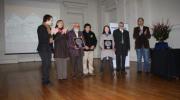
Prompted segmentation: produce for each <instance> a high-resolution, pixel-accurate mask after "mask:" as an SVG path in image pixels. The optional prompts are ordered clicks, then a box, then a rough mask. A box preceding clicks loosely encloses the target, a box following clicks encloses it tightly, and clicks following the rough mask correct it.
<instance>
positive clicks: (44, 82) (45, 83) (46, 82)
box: [42, 80, 51, 85]
mask: <svg viewBox="0 0 180 100" xmlns="http://www.w3.org/2000/svg"><path fill="white" fill-rule="evenodd" d="M50 83H51V82H50V81H49V80H47V81H43V82H42V84H43V85H48V84H50Z"/></svg>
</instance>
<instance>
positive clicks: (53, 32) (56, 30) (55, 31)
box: [51, 28, 59, 35]
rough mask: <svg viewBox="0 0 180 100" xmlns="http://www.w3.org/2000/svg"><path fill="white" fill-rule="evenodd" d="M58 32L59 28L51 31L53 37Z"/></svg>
mask: <svg viewBox="0 0 180 100" xmlns="http://www.w3.org/2000/svg"><path fill="white" fill-rule="evenodd" d="M58 31H59V30H58V28H53V29H52V30H51V34H52V35H53V34H56V33H57V32H58Z"/></svg>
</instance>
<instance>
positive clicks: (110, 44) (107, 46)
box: [104, 40, 113, 49]
mask: <svg viewBox="0 0 180 100" xmlns="http://www.w3.org/2000/svg"><path fill="white" fill-rule="evenodd" d="M104 49H113V42H112V40H104Z"/></svg>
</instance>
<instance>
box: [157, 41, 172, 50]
mask: <svg viewBox="0 0 180 100" xmlns="http://www.w3.org/2000/svg"><path fill="white" fill-rule="evenodd" d="M155 49H156V50H162V49H169V46H168V43H167V42H164V41H159V42H157V43H156V44H155Z"/></svg>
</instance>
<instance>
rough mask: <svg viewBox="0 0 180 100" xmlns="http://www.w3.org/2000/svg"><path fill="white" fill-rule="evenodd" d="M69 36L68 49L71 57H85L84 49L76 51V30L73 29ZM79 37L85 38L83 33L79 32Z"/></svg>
mask: <svg viewBox="0 0 180 100" xmlns="http://www.w3.org/2000/svg"><path fill="white" fill-rule="evenodd" d="M67 34H68V49H69V54H70V56H83V55H84V53H83V52H84V51H83V48H80V49H75V43H74V38H76V34H75V32H74V30H73V29H72V30H71V31H69V32H68V33H67ZM78 37H81V38H83V33H82V32H80V31H79V34H78Z"/></svg>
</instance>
